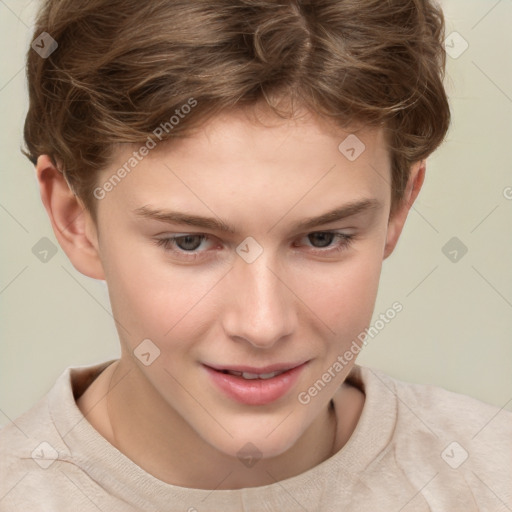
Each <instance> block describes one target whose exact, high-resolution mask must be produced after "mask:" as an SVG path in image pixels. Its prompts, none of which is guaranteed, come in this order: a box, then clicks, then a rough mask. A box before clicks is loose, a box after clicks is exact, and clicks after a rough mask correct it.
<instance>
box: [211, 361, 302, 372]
mask: <svg viewBox="0 0 512 512" xmlns="http://www.w3.org/2000/svg"><path fill="white" fill-rule="evenodd" d="M306 362H307V361H300V362H298V363H275V364H270V365H267V366H247V365H222V364H210V363H208V364H205V366H208V367H210V368H213V369H214V370H217V371H231V372H243V373H254V374H256V375H264V374H266V373H273V372H283V371H287V370H292V369H293V368H297V366H301V365H303V364H304V363H306Z"/></svg>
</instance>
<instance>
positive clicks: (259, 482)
mask: <svg viewBox="0 0 512 512" xmlns="http://www.w3.org/2000/svg"><path fill="white" fill-rule="evenodd" d="M109 370H111V371H110V374H109V376H106V379H107V381H106V382H104V384H103V386H104V388H105V389H104V390H103V393H102V396H105V395H106V399H105V401H104V402H105V407H103V411H104V412H103V415H104V418H103V421H102V422H100V421H97V422H96V424H94V422H93V421H92V418H89V417H88V419H89V421H90V422H91V423H92V424H93V426H94V427H95V428H96V429H97V430H99V431H100V433H101V434H102V435H103V436H104V437H105V438H107V440H108V441H109V442H110V443H111V444H112V445H114V446H115V447H116V448H117V449H118V450H119V451H121V452H122V453H123V454H124V455H126V456H127V457H128V458H130V459H131V460H132V461H133V462H135V463H136V464H137V465H138V466H140V467H141V468H142V469H144V470H145V471H147V472H148V473H150V474H152V475H153V476H154V477H156V478H158V479H160V480H162V481H164V482H167V483H169V484H173V485H178V486H181V487H190V488H196V489H239V488H244V487H256V486H263V485H269V484H273V483H275V482H276V481H280V480H284V479H286V478H291V477H293V476H296V475H298V474H300V473H303V472H304V471H307V470H309V469H311V468H313V467H315V466H316V465H318V464H320V463H321V462H323V461H324V460H326V459H327V458H329V457H330V456H332V455H333V454H334V453H335V452H336V451H338V450H339V449H340V448H341V446H343V444H344V443H345V442H346V440H348V437H349V436H350V434H351V433H352V430H353V427H355V424H356V423H357V419H355V421H354V414H352V413H351V412H350V410H348V412H349V414H345V408H344V409H343V411H344V414H343V416H342V417H343V418H346V419H348V420H349V421H352V423H351V425H349V424H348V423H347V422H346V421H345V422H343V421H340V425H338V420H337V415H336V410H335V408H334V407H326V409H325V411H324V412H322V413H321V414H320V415H318V417H317V418H316V419H315V420H314V421H313V423H312V424H311V425H310V426H309V427H308V428H307V429H306V430H305V431H304V433H303V434H302V435H301V436H300V437H299V439H298V440H297V442H295V443H294V444H293V445H292V446H291V447H290V448H289V449H288V450H286V451H284V452H283V453H281V454H280V455H278V456H275V457H270V458H263V459H260V460H259V461H258V462H257V463H256V464H254V465H251V466H245V465H244V464H241V461H240V460H239V459H238V458H236V457H232V456H229V455H227V454H225V453H223V452H220V451H218V450H217V449H215V448H214V447H213V446H212V445H210V444H209V443H207V442H206V441H204V440H203V439H202V438H201V437H200V436H199V435H198V433H197V432H196V431H195V430H194V429H192V428H191V427H190V425H189V424H188V423H186V422H185V420H184V419H183V418H182V417H181V416H180V415H179V414H178V413H177V411H175V410H173V409H172V408H171V407H169V405H168V404H167V403H166V402H165V401H164V400H163V398H162V397H161V396H160V395H159V394H158V393H157V392H156V390H155V389H154V388H153V386H152V385H151V384H150V383H149V382H148V381H147V379H146V378H145V377H144V376H143V375H142V374H141V373H140V372H139V370H138V368H137V367H136V366H129V367H128V366H125V365H124V364H123V362H122V360H121V361H118V362H116V363H114V364H113V365H112V368H109ZM109 390H110V391H109ZM107 391H108V392H107ZM363 397H364V395H363ZM340 398H341V397H337V399H335V400H334V402H336V408H337V409H338V413H339V411H340V405H341V402H343V400H341V399H340ZM334 402H333V405H334ZM361 407H362V405H361ZM359 413H360V408H359ZM287 414H288V413H286V414H284V415H283V419H284V418H285V417H286V415H287ZM357 417H359V416H358V415H357Z"/></svg>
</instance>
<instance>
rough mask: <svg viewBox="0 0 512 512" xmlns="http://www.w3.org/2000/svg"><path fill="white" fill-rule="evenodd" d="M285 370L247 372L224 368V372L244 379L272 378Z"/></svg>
mask: <svg viewBox="0 0 512 512" xmlns="http://www.w3.org/2000/svg"><path fill="white" fill-rule="evenodd" d="M285 371H286V370H283V371H280V372H271V373H259V374H258V373H249V372H235V371H232V370H225V373H229V374H230V375H235V376H236V377H242V378H243V379H246V380H255V379H263V380H266V379H272V378H273V377H276V376H277V375H281V373H284V372H285Z"/></svg>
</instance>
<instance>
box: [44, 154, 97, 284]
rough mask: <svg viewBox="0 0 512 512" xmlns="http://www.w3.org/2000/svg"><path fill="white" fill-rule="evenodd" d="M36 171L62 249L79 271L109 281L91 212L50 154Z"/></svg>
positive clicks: (45, 204)
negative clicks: (105, 272)
mask: <svg viewBox="0 0 512 512" xmlns="http://www.w3.org/2000/svg"><path fill="white" fill-rule="evenodd" d="M36 174H37V181H38V182H39V191H40V194H41V200H42V201H43V205H44V207H45V209H46V212H47V213H48V216H49V217H50V221H51V223H52V228H53V232H54V233H55V236H56V238H57V240H58V242H59V244H60V246H61V247H62V250H63V251H64V252H65V253H66V254H67V256H68V258H69V260H70V261H71V263H72V264H73V266H74V267H75V268H76V269H77V270H78V271H79V272H81V273H82V274H84V275H86V276H88V277H92V278H93V279H100V280H105V274H104V271H103V266H102V263H101V260H100V254H99V244H98V232H97V228H96V225H95V223H94V220H93V219H92V217H91V215H90V213H89V212H88V210H87V209H86V208H85V206H84V205H83V203H82V201H80V199H79V198H78V197H77V196H76V195H75V194H74V193H73V191H72V190H71V188H70V187H69V185H68V183H67V181H66V179H65V178H64V175H63V174H62V173H61V172H60V171H59V170H58V169H57V167H55V165H54V164H53V162H52V161H51V159H50V157H49V156H48V155H41V156H39V158H38V159H37V164H36Z"/></svg>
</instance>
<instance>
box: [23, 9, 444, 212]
mask: <svg viewBox="0 0 512 512" xmlns="http://www.w3.org/2000/svg"><path fill="white" fill-rule="evenodd" d="M42 32H47V33H49V34H50V35H51V36H52V37H53V38H54V39H55V40H56V41H57V43H58V48H57V49H56V50H55V51H54V52H53V53H51V54H50V55H49V56H47V58H42V57H41V56H40V55H38V54H37V52H35V51H34V50H33V49H30V50H29V51H28V57H27V76H28V85H29V110H28V114H27V117H26V121H25V132H24V135H25V143H26V150H25V151H24V153H25V154H26V155H27V156H28V157H29V158H30V159H31V161H32V162H34V163H35V161H36V159H37V157H38V156H39V155H41V154H48V155H50V157H51V158H52V160H53V161H54V163H58V165H59V167H60V170H61V171H62V172H64V175H65V176H66V178H67V180H68V183H69V184H70V185H71V186H72V188H73V191H74V192H75V193H76V195H77V196H78V197H79V198H80V199H82V201H83V202H84V205H85V206H86V208H87V209H88V210H89V211H90V212H91V214H92V215H93V217H94V218H96V217H95V197H94V195H93V189H94V187H95V184H96V182H97V174H98V173H97V172H96V171H97V170H100V169H102V168H104V167H105V166H106V165H108V164H109V159H110V157H111V156H112V153H113V148H114V147H115V145H116V144H118V143H131V144H137V143H142V142H144V141H146V140H147V137H148V136H150V135H151V134H152V133H153V131H154V130H155V127H157V126H159V125H160V124H161V123H162V121H163V120H168V119H169V118H170V117H171V116H172V115H173V114H174V112H175V111H176V109H179V108H180V107H181V106H182V105H184V104H186V103H187V102H188V101H190V98H194V101H196V106H195V107H194V109H192V110H191V111H190V113H189V114H187V115H186V116H184V118H183V119H180V122H179V123H178V124H177V125H176V126H175V127H173V129H172V130H169V131H168V133H167V132H166V133H165V134H164V137H162V139H166V140H168V139H171V138H173V137H176V136H185V135H186V134H187V133H189V131H190V129H191V128H192V127H194V126H198V124H199V123H200V122H203V121H205V120H206V119H207V118H209V117H211V116H213V115H215V114H218V113H219V112H221V111H223V110H225V109H229V108H232V107H237V106H250V105H255V104H256V103H257V102H259V101H261V100H264V101H266V102H267V103H268V105H269V106H270V107H271V108H272V109H273V110H274V111H275V112H276V113H278V114H279V115H281V116H283V112H282V111H279V110H278V108H277V105H276V104H275V103H274V100H273V98H276V97H278V96H284V97H287V98H292V99H293V101H292V102H291V104H292V105H293V104H294V101H295V104H301V105H302V106H306V108H308V109H310V110H311V111H313V112H316V113H318V114H320V115H322V116H325V117H327V118H329V119H332V120H333V121H335V122H336V123H338V124H339V125H340V126H342V127H347V126H350V125H351V124H352V123H356V124H362V125H366V126H375V127H377V126H383V127H384V128H385V129H386V132H387V133H388V135H389V136H388V141H389V150H390V156H391V165H392V184H391V185H392V205H393V207H395V206H396V205H397V203H399V202H400V200H401V198H402V196H403V191H404V187H405V184H406V183H407V178H408V175H409V170H410V166H411V165H412V164H413V163H414V162H417V161H419V160H421V159H423V158H426V157H427V156H428V155H429V154H430V153H431V152H433V151H434V150H435V149H436V148H437V146H438V145H439V144H440V143H441V142H442V140H443V139H444V137H445V135H446V132H447V130H448V126H449V123H450V110H449V106H448V100H447V97H446V92H445V90H444V87H443V77H444V68H445V52H444V48H443V39H444V19H443V14H442V11H441V9H440V8H439V7H438V6H437V5H435V4H434V3H433V2H431V1H430V0H386V1H383V0H280V1H275V0H152V1H151V2H139V1H137V0H87V1H80V0H45V1H44V2H43V5H42V6H41V9H40V11H39V15H38V17H37V20H36V26H35V32H34V38H36V37H38V36H39V34H41V33H42ZM290 114H293V112H290Z"/></svg>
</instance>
